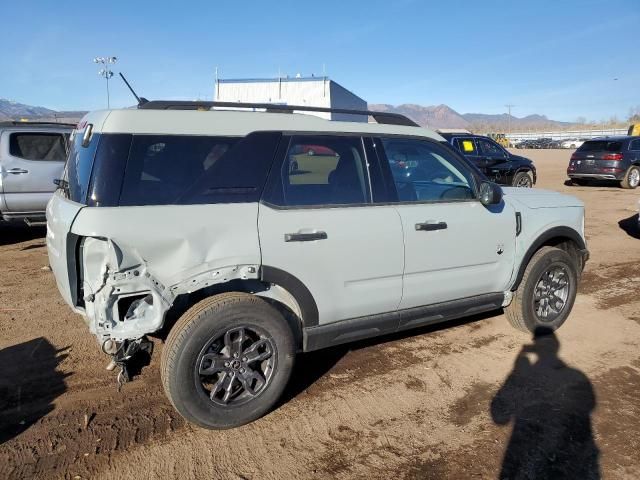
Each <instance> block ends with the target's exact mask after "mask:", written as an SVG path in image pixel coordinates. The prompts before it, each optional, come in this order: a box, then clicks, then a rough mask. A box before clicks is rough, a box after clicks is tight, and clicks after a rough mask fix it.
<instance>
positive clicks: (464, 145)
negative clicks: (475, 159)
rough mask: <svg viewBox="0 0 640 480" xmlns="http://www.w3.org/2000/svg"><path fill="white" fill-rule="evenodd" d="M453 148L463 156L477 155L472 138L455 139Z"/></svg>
mask: <svg viewBox="0 0 640 480" xmlns="http://www.w3.org/2000/svg"><path fill="white" fill-rule="evenodd" d="M455 146H456V147H457V148H458V150H460V151H461V152H462V153H463V154H465V155H478V152H477V150H476V144H475V142H474V141H473V139H472V138H456V140H455Z"/></svg>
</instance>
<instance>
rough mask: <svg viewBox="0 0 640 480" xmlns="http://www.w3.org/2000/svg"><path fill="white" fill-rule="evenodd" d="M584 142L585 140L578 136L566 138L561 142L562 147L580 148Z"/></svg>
mask: <svg viewBox="0 0 640 480" xmlns="http://www.w3.org/2000/svg"><path fill="white" fill-rule="evenodd" d="M583 143H584V140H581V139H578V138H570V139H568V140H564V141H563V142H562V144H561V146H562V148H578V147H581V146H582V144H583Z"/></svg>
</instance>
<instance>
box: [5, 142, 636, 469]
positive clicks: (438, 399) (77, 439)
mask: <svg viewBox="0 0 640 480" xmlns="http://www.w3.org/2000/svg"><path fill="white" fill-rule="evenodd" d="M520 153H523V154H525V155H527V156H529V157H531V158H532V159H534V160H535V162H536V164H537V166H538V175H539V182H538V187H539V188H548V189H553V190H558V191H562V192H567V193H571V194H573V195H577V196H578V197H580V198H581V199H582V200H583V201H584V202H585V203H586V215H587V220H586V232H587V237H588V242H589V248H590V250H591V260H590V262H589V263H588V266H587V269H586V271H585V274H584V277H583V283H582V286H581V293H580V294H579V295H578V299H577V301H576V305H575V308H574V310H573V312H572V314H571V317H570V318H569V320H568V321H567V323H566V324H565V325H564V326H563V327H562V328H561V329H560V330H559V331H558V334H557V337H546V338H544V339H538V340H535V341H533V340H532V339H531V338H530V337H529V336H527V335H525V334H522V333H519V332H517V331H515V330H513V329H512V328H511V327H510V326H509V325H508V324H507V321H506V320H505V318H504V316H503V315H501V314H500V312H498V313H494V314H489V315H484V316H482V317H476V318H472V319H467V320H464V321H458V322H450V323H448V324H445V325H441V326H438V327H435V328H427V329H420V330H417V331H412V332H408V333H406V334H403V335H395V336H391V337H384V338H381V339H376V340H373V341H368V342H360V343H357V344H354V345H348V346H345V347H343V348H334V349H330V350H327V351H321V352H316V353H313V354H307V355H303V356H301V357H300V358H299V359H298V367H297V370H296V372H295V375H294V378H293V381H292V384H291V386H290V387H289V388H288V390H287V392H286V395H285V398H284V399H283V400H282V402H281V404H280V405H279V406H278V408H276V409H275V410H274V411H273V412H272V413H271V414H269V415H267V416H266V417H264V418H262V419H260V420H258V421H256V422H254V423H252V424H250V425H247V426H244V427H242V428H238V429H234V430H227V431H205V430H201V429H198V428H195V427H192V426H190V425H187V424H185V422H184V421H183V420H182V419H181V417H179V416H178V415H177V414H176V413H175V412H174V411H173V409H172V408H171V406H170V404H169V402H168V401H167V400H166V398H165V396H164V394H163V392H162V389H161V387H160V380H159V369H158V364H159V359H160V353H161V349H162V344H161V342H160V341H157V342H156V351H155V353H154V356H153V359H152V362H151V365H150V366H148V367H146V368H144V369H143V370H142V373H141V374H140V376H139V377H138V378H137V379H136V381H134V382H132V383H130V384H127V385H125V387H124V388H123V390H122V392H118V391H117V390H116V384H115V376H114V373H113V372H107V371H106V370H105V368H104V367H105V365H106V363H107V358H106V357H105V356H104V355H103V354H101V353H100V352H99V349H98V348H97V344H96V343H95V340H94V338H93V337H92V336H91V335H90V334H89V332H88V331H87V329H86V327H85V326H84V324H83V322H82V321H81V319H80V317H79V316H76V315H75V314H73V313H71V312H70V310H69V308H68V307H67V306H66V305H65V304H63V301H62V300H61V298H60V296H59V294H58V291H57V289H56V287H55V284H54V279H53V276H52V274H51V272H50V271H49V270H48V269H47V268H46V266H47V257H46V248H45V245H44V238H43V236H44V231H43V230H42V229H40V230H27V229H24V228H19V229H18V228H7V227H2V228H0V478H3V479H4V478H70V479H78V478H102V479H123V478H181V479H182V478H207V479H218V478H220V479H262V478H273V479H282V478H367V479H378V478H380V479H382V478H385V479H386V478H401V479H445V478H446V479H461V478H471V479H474V478H560V477H566V478H581V479H589V478H600V477H604V478H615V479H621V478H640V454H639V453H638V452H639V451H640V349H639V346H640V313H639V310H638V307H639V306H640V297H639V296H638V288H637V287H638V285H639V281H640V273H638V272H639V270H638V267H637V265H638V262H639V261H640V243H639V242H640V233H639V232H638V230H637V229H636V228H635V222H636V220H637V215H636V205H637V201H638V198H640V195H639V193H638V192H637V191H636V192H634V191H627V190H622V189H620V188H616V187H610V186H604V185H599V186H590V187H571V186H566V185H565V184H564V181H565V168H566V164H567V161H568V158H569V156H570V152H569V151H540V150H539V151H524V152H523V151H521V152H520ZM516 472H517V473H516Z"/></svg>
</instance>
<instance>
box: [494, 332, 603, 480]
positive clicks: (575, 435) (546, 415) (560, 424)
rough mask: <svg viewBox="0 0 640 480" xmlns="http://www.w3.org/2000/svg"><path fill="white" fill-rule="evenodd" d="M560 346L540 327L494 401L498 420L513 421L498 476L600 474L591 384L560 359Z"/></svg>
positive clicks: (587, 478)
mask: <svg viewBox="0 0 640 480" xmlns="http://www.w3.org/2000/svg"><path fill="white" fill-rule="evenodd" d="M559 348H560V342H559V341H558V338H557V337H556V336H555V334H554V333H553V332H552V331H551V330H548V329H538V330H536V333H535V335H534V338H533V343H531V344H528V345H525V346H523V347H522V349H521V350H520V352H519V354H518V357H517V358H516V361H515V364H514V367H513V370H512V371H511V373H510V374H509V377H508V378H507V379H506V381H505V382H504V384H503V385H502V387H501V388H500V390H499V391H498V392H497V393H496V395H495V396H494V398H493V401H492V402H491V417H492V418H493V421H494V422H495V423H496V424H498V425H506V424H508V423H510V422H512V423H513V431H512V434H511V438H510V440H509V444H508V445H507V448H506V451H505V455H504V459H503V463H502V470H501V472H500V477H499V478H500V479H510V480H518V479H522V480H524V479H542V478H544V479H562V478H567V479H569V478H571V479H577V478H579V479H581V480H592V479H599V478H600V465H599V455H600V454H599V450H598V447H597V445H596V443H595V440H594V438H593V430H592V427H591V413H592V412H593V410H594V409H595V406H596V397H595V393H594V390H593V386H592V385H591V382H590V381H589V379H588V378H587V376H586V375H585V374H584V373H582V372H581V371H580V370H577V369H575V368H571V367H570V366H568V365H567V364H566V363H564V362H563V361H562V360H561V359H560V358H559V357H558V350H559Z"/></svg>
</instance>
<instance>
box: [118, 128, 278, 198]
mask: <svg viewBox="0 0 640 480" xmlns="http://www.w3.org/2000/svg"><path fill="white" fill-rule="evenodd" d="M279 140H280V134H279V133H273V132H260V133H253V134H251V135H249V136H247V137H245V138H242V139H240V138H237V137H235V138H234V137H213V136H199V135H134V136H133V140H132V142H131V149H130V151H129V158H128V161H127V166H126V170H125V175H124V180H123V183H122V191H121V194H120V201H119V204H120V205H170V204H173V205H185V204H203V203H237V202H254V201H258V200H259V198H260V195H261V193H262V188H263V187H264V183H265V181H266V176H267V173H268V171H269V169H270V167H271V163H272V161H273V156H274V152H275V149H276V147H277V145H278V142H279Z"/></svg>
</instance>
